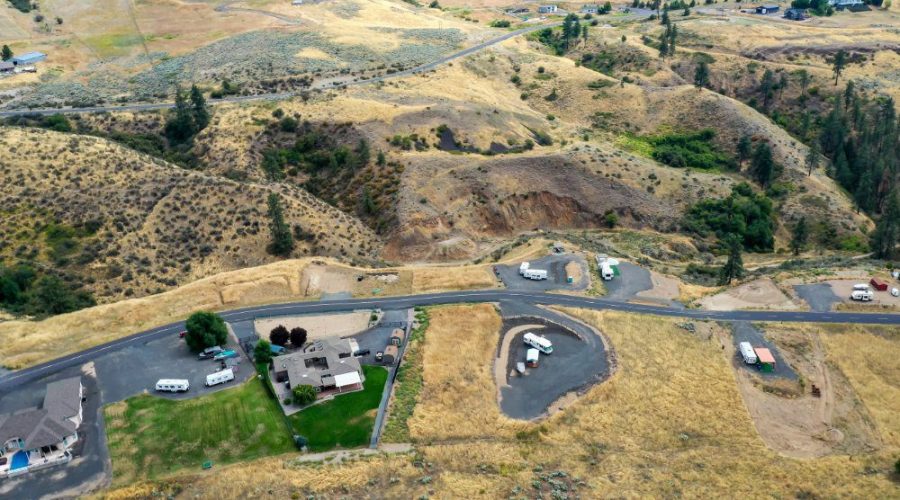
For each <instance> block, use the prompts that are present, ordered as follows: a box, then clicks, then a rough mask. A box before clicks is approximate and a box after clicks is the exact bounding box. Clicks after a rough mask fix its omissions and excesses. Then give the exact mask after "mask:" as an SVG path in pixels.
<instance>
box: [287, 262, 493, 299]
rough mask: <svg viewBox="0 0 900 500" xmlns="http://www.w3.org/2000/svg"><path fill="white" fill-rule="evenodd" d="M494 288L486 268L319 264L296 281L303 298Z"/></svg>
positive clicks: (315, 263) (305, 271)
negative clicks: (355, 266) (369, 266)
mask: <svg viewBox="0 0 900 500" xmlns="http://www.w3.org/2000/svg"><path fill="white" fill-rule="evenodd" d="M497 286H499V282H498V281H497V279H496V278H495V277H494V275H493V273H491V271H490V267H489V266H487V265H473V266H434V267H429V266H409V267H402V268H384V269H365V268H352V267H348V266H343V265H337V264H334V263H328V264H326V263H325V262H324V261H321V262H314V263H313V265H310V266H308V267H307V268H305V269H304V272H303V275H302V277H301V279H300V289H301V290H302V294H303V295H304V296H307V297H317V296H320V295H322V294H336V293H344V294H346V293H349V294H351V295H353V296H356V297H369V296H375V295H405V294H411V293H425V292H439V291H447V290H471V289H483V288H495V287H497Z"/></svg>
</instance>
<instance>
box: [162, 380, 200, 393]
mask: <svg viewBox="0 0 900 500" xmlns="http://www.w3.org/2000/svg"><path fill="white" fill-rule="evenodd" d="M190 388H191V383H190V382H188V381H187V380H183V379H171V378H161V379H159V381H158V382H156V390H157V391H159V392H187V391H188V389H190Z"/></svg>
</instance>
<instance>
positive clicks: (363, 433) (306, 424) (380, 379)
mask: <svg viewBox="0 0 900 500" xmlns="http://www.w3.org/2000/svg"><path fill="white" fill-rule="evenodd" d="M363 371H364V372H365V375H366V380H365V382H364V384H363V386H364V387H363V390H361V391H359V392H352V393H350V394H344V395H341V396H337V397H336V398H334V399H333V400H331V401H328V402H325V403H321V404H317V405H314V406H311V407H309V408H307V409H305V410H303V411H301V412H299V413H295V414H294V415H291V416H290V417H289V418H290V420H291V425H293V427H294V432H295V433H296V434H300V435H302V436H303V437H305V438H306V439H308V440H309V443H308V445H307V446H308V447H309V449H310V451H323V450H330V449H332V448H337V447H341V448H356V447H359V446H367V445H368V444H369V439H370V438H371V436H372V427H373V426H374V425H375V414H376V412H377V411H378V405H379V403H381V393H382V392H383V391H384V384H385V382H386V381H387V375H388V372H387V370H385V369H384V368H382V367H380V366H363Z"/></svg>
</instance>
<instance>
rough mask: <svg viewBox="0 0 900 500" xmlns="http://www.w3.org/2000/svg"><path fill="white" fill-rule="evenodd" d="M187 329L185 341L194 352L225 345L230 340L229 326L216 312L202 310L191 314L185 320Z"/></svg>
mask: <svg viewBox="0 0 900 500" xmlns="http://www.w3.org/2000/svg"><path fill="white" fill-rule="evenodd" d="M185 330H187V334H186V335H185V336H184V341H185V342H186V343H187V345H188V347H189V348H190V349H191V351H193V352H199V351H202V350H203V349H206V348H207V347H213V346H217V345H223V344H225V342H227V341H228V328H226V327H225V321H224V320H223V319H222V318H221V317H220V316H219V315H218V314H216V313H212V312H207V311H200V312H195V313H194V314H191V315H190V317H188V319H187V321H186V322H185Z"/></svg>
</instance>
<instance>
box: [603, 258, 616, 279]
mask: <svg viewBox="0 0 900 500" xmlns="http://www.w3.org/2000/svg"><path fill="white" fill-rule="evenodd" d="M615 275H616V273H615V272H613V268H612V266H610V265H609V264H607V263H606V262H604V263H602V264H600V276H601V277H602V278H603V279H604V280H606V281H609V280H611V279H613V277H614V276H615Z"/></svg>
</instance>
